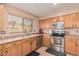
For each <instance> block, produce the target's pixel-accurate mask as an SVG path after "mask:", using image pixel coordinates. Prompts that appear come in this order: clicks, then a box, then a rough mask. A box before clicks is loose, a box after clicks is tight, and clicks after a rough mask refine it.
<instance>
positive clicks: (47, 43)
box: [43, 34, 51, 47]
mask: <svg viewBox="0 0 79 59" xmlns="http://www.w3.org/2000/svg"><path fill="white" fill-rule="evenodd" d="M50 38H51V37H50V35H49V34H44V35H43V45H44V46H46V47H50Z"/></svg>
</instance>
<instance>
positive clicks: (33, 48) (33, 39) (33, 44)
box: [31, 37, 36, 51]
mask: <svg viewBox="0 0 79 59" xmlns="http://www.w3.org/2000/svg"><path fill="white" fill-rule="evenodd" d="M35 49H36V38H35V37H32V38H31V51H34V50H35Z"/></svg>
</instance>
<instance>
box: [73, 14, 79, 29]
mask: <svg viewBox="0 0 79 59" xmlns="http://www.w3.org/2000/svg"><path fill="white" fill-rule="evenodd" d="M74 21H75V27H78V28H79V13H76V18H75V20H74Z"/></svg>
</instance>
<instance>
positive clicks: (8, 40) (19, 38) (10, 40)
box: [0, 34, 42, 44]
mask: <svg viewBox="0 0 79 59" xmlns="http://www.w3.org/2000/svg"><path fill="white" fill-rule="evenodd" d="M40 35H42V34H34V35H28V36H24V37H17V38H10V39H5V40H0V44H5V43H9V42H13V41H18V40H23V39H25V38H31V37H35V36H40Z"/></svg>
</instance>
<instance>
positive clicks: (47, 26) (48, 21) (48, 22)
mask: <svg viewBox="0 0 79 59" xmlns="http://www.w3.org/2000/svg"><path fill="white" fill-rule="evenodd" d="M45 24H46V25H45V26H46V29H51V28H52V22H51V18H49V19H46V20H45Z"/></svg>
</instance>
